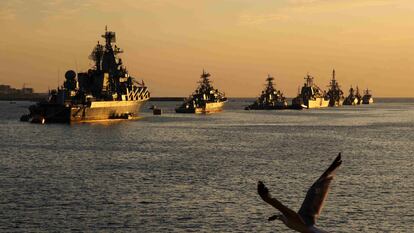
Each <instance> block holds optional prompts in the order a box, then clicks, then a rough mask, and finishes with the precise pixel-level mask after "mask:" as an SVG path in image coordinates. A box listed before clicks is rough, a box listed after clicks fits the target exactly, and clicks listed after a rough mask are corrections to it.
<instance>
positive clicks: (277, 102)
mask: <svg viewBox="0 0 414 233" xmlns="http://www.w3.org/2000/svg"><path fill="white" fill-rule="evenodd" d="M273 80H274V78H273V77H272V76H270V75H268V76H267V79H266V81H267V84H266V87H265V89H264V90H263V91H262V94H261V95H260V96H259V98H257V99H256V101H255V102H254V103H253V104H251V105H249V106H247V107H245V110H272V109H286V108H287V106H288V104H287V102H286V98H285V97H284V96H283V93H282V92H281V91H280V90H276V88H275V87H274V84H273Z"/></svg>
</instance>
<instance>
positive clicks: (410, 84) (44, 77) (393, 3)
mask: <svg viewBox="0 0 414 233" xmlns="http://www.w3.org/2000/svg"><path fill="white" fill-rule="evenodd" d="M105 25H108V29H109V30H111V31H115V32H116V35H117V45H118V46H119V47H121V48H122V49H124V51H125V53H124V54H122V55H121V57H122V59H123V62H124V64H125V65H126V67H127V69H128V70H129V72H130V74H131V75H132V76H134V77H136V78H137V79H143V80H144V81H145V83H146V84H147V85H148V87H149V88H150V91H151V94H152V96H187V95H189V94H190V93H191V92H192V91H193V90H194V89H195V87H196V82H197V81H198V78H199V76H200V73H201V72H202V69H203V68H205V69H206V70H207V71H209V72H210V73H211V74H212V80H213V84H214V86H215V87H216V88H218V89H220V90H221V91H224V92H225V93H226V95H227V96H229V97H254V96H257V95H259V93H260V92H261V90H262V88H263V85H264V83H265V79H266V77H267V74H271V75H273V76H274V77H275V79H276V84H277V88H279V89H281V90H282V91H283V92H284V93H285V95H286V96H295V95H296V93H297V89H298V86H299V85H302V84H303V77H304V76H305V75H306V73H307V72H309V73H310V74H311V75H313V76H315V78H316V80H315V81H316V84H317V85H318V86H320V87H322V88H326V86H327V85H328V83H329V80H330V78H331V73H332V69H333V68H335V70H336V74H337V79H338V81H339V83H340V84H341V86H342V88H343V89H344V91H346V93H347V92H348V89H349V87H350V85H354V86H355V85H359V87H360V88H366V87H368V88H370V89H372V90H373V94H374V96H376V97H409V96H411V97H412V96H414V91H413V89H414V1H413V0H117V1H104V0H51V1H47V0H27V1H24V0H1V1H0V27H1V31H2V33H1V37H0V62H1V66H0V84H11V85H12V86H15V87H19V88H20V87H22V85H23V84H24V83H26V86H30V87H33V88H35V90H36V91H38V92H44V91H46V90H47V89H48V88H55V87H56V86H57V84H58V81H60V82H62V81H63V75H64V73H65V71H66V70H68V69H74V70H76V71H78V72H80V71H85V70H87V69H88V68H89V67H91V65H92V62H91V61H90V60H89V59H88V56H89V54H90V53H91V51H92V49H93V47H94V46H95V44H96V42H97V41H98V40H100V41H102V38H101V34H102V33H103V32H104V29H105ZM59 74H60V77H58V75H59Z"/></svg>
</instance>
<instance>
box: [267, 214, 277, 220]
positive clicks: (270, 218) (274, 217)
mask: <svg viewBox="0 0 414 233" xmlns="http://www.w3.org/2000/svg"><path fill="white" fill-rule="evenodd" d="M278 218H279V216H277V215H273V216H270V217H269V218H268V219H267V220H268V221H274V220H276V219H278Z"/></svg>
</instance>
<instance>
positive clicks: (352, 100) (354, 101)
mask: <svg viewBox="0 0 414 233" xmlns="http://www.w3.org/2000/svg"><path fill="white" fill-rule="evenodd" d="M359 104H361V94H359V88H358V86H357V87H356V89H354V88H353V87H352V86H351V88H349V95H348V96H347V97H346V98H345V100H344V105H359Z"/></svg>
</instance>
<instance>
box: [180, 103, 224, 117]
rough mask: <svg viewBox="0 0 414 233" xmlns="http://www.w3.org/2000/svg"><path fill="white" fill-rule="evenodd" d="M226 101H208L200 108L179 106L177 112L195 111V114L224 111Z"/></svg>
mask: <svg viewBox="0 0 414 233" xmlns="http://www.w3.org/2000/svg"><path fill="white" fill-rule="evenodd" d="M224 103H225V102H214V103H206V104H205V106H203V107H199V108H192V107H189V108H185V107H179V108H176V109H175V112H176V113H195V114H208V113H215V112H221V111H223V107H224Z"/></svg>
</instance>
